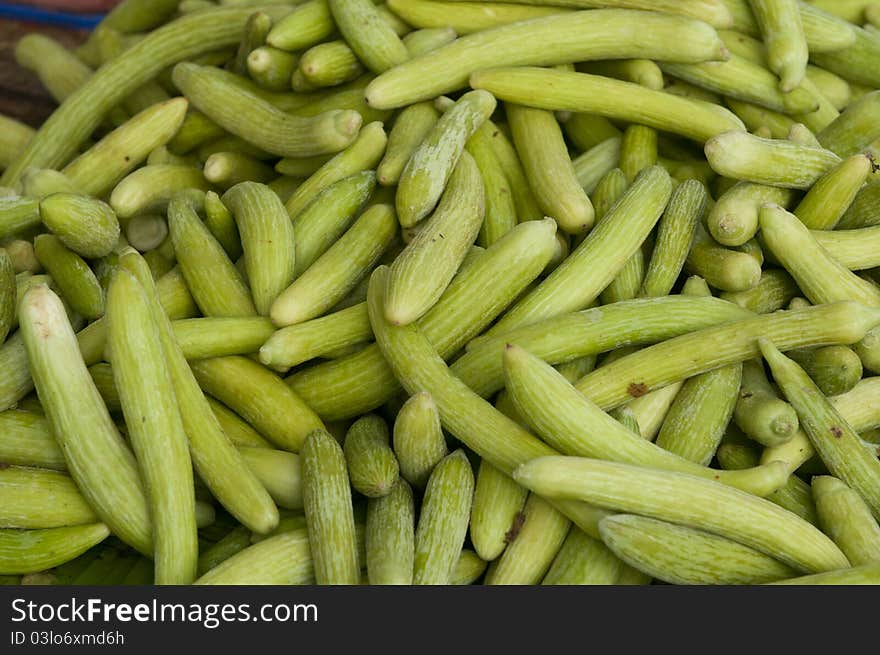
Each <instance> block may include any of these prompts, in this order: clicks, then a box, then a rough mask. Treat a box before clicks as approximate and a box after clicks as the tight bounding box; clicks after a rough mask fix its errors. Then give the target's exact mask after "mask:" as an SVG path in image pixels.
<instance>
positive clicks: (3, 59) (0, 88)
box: [0, 20, 88, 127]
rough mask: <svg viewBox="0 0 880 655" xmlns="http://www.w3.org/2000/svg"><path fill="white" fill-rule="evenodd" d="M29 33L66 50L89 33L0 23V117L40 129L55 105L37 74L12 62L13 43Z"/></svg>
mask: <svg viewBox="0 0 880 655" xmlns="http://www.w3.org/2000/svg"><path fill="white" fill-rule="evenodd" d="M28 32H39V33H41V34H45V35H46V36H51V37H52V38H53V39H56V40H57V41H59V42H60V43H62V44H63V45H65V46H67V47H75V46H77V45H79V44H80V43H82V42H83V41H84V40H85V38H86V36H87V35H88V32H86V31H74V30H65V29H60V28H57V27H52V26H48V25H37V24H33V23H22V22H18V21H11V20H0V114H5V115H6V116H11V117H13V118H17V119H18V120H20V121H23V122H25V123H28V124H29V125H33V126H34V127H39V125H40V124H41V123H42V122H43V121H45V120H46V118H47V117H48V116H49V114H51V113H52V112H53V111H54V110H55V107H56V106H57V104H56V103H55V101H54V100H53V99H52V97H51V96H50V95H49V94H48V92H47V91H46V89H44V88H43V85H42V84H40V81H39V80H38V79H37V76H36V75H34V74H33V73H31V72H30V71H28V70H25V69H23V68H21V67H20V66H19V65H18V64H16V63H15V55H14V51H15V44H16V43H17V42H18V40H19V39H20V38H21V37H22V36H23V35H24V34H27V33H28Z"/></svg>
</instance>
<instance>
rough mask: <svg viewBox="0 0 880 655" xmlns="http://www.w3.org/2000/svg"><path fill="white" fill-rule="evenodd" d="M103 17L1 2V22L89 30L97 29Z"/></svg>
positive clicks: (102, 15)
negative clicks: (8, 21)
mask: <svg viewBox="0 0 880 655" xmlns="http://www.w3.org/2000/svg"><path fill="white" fill-rule="evenodd" d="M103 17H104V14H72V13H67V12H64V11H53V10H51V9H41V8H39V7H31V6H29V5H19V4H15V3H12V2H0V20H2V19H4V18H6V19H11V20H22V21H28V22H31V23H43V24H46V25H56V26H58V27H67V28H70V29H83V30H88V29H92V28H93V27H95V26H96V25H97V24H98V23H99V22H100V21H101V19H102V18H103Z"/></svg>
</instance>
